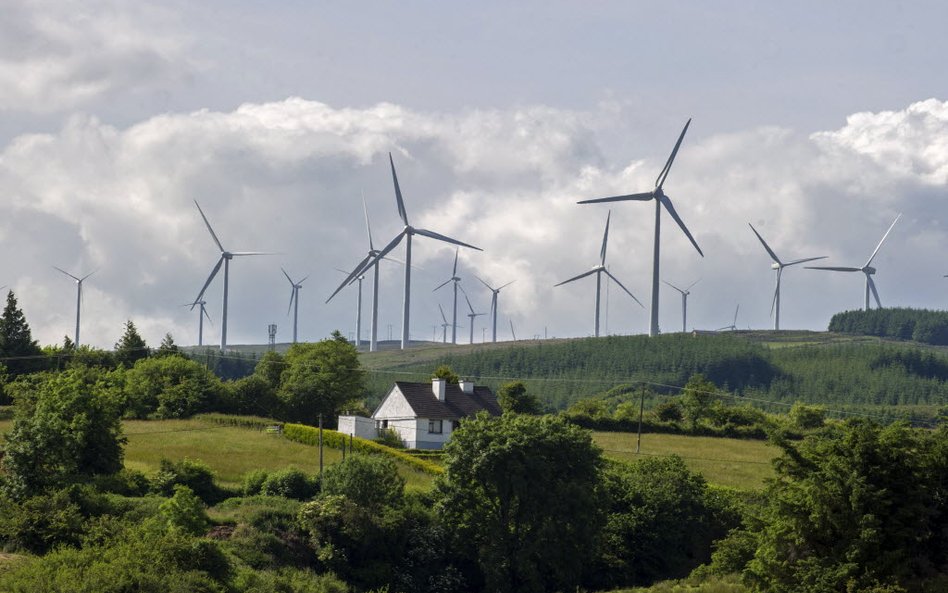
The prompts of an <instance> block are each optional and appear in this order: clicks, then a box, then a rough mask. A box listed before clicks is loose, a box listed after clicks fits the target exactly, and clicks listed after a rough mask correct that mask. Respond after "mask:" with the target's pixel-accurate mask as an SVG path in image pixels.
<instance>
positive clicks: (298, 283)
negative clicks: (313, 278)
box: [296, 274, 309, 288]
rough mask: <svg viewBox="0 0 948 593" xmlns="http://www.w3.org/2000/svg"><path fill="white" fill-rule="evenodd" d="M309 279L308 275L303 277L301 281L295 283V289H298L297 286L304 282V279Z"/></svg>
mask: <svg viewBox="0 0 948 593" xmlns="http://www.w3.org/2000/svg"><path fill="white" fill-rule="evenodd" d="M307 278H309V274H307V275H306V276H303V279H302V280H300V281H299V282H297V283H296V287H297V288H299V285H300V284H302V283H304V282H306V279H307Z"/></svg>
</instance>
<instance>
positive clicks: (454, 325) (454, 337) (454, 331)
mask: <svg viewBox="0 0 948 593" xmlns="http://www.w3.org/2000/svg"><path fill="white" fill-rule="evenodd" d="M459 251H460V248H455V250H454V268H453V270H452V272H451V277H450V278H448V279H447V280H445V281H444V282H442V283H441V284H439V285H438V286H437V287H436V288H435V289H434V290H432V291H431V292H435V291H437V290H438V289H439V288H441V287H442V286H444V285H446V284H447V283H448V282H454V316H453V317H452V318H451V343H452V344H457V343H458V282H460V281H461V279H460V278H459V277H458V252H459Z"/></svg>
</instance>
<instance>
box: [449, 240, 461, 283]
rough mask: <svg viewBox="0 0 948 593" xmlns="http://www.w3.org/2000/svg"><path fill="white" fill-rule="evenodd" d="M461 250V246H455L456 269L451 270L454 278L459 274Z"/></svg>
mask: <svg viewBox="0 0 948 593" xmlns="http://www.w3.org/2000/svg"><path fill="white" fill-rule="evenodd" d="M460 251H461V250H460V249H459V248H457V247H455V248H454V269H453V270H452V271H451V277H452V278H453V277H455V276H457V275H458V252H460Z"/></svg>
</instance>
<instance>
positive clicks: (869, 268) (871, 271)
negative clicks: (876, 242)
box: [862, 266, 876, 275]
mask: <svg viewBox="0 0 948 593" xmlns="http://www.w3.org/2000/svg"><path fill="white" fill-rule="evenodd" d="M862 271H863V273H865V274H869V275H872V274H875V273H876V269H875V268H873V267H872V266H866V267H865V268H863V269H862Z"/></svg>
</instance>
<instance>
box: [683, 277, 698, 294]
mask: <svg viewBox="0 0 948 593" xmlns="http://www.w3.org/2000/svg"><path fill="white" fill-rule="evenodd" d="M699 282H701V278H698V279H697V280H695V281H694V282H692V283H691V284H689V285H688V288H686V289H685V291H686V292H687V291H689V290H691V288H692V287H693V286H694V285H695V284H697V283H699Z"/></svg>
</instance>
